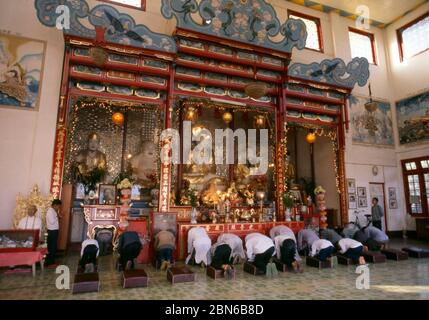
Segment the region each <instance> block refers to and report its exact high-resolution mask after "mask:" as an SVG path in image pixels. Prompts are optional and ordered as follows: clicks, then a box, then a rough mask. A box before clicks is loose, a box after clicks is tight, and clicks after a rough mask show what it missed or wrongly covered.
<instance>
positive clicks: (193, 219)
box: [191, 207, 197, 224]
mask: <svg viewBox="0 0 429 320" xmlns="http://www.w3.org/2000/svg"><path fill="white" fill-rule="evenodd" d="M191 223H192V224H196V223H197V208H195V207H194V208H192V211H191Z"/></svg>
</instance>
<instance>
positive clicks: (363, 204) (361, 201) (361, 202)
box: [358, 197, 368, 208]
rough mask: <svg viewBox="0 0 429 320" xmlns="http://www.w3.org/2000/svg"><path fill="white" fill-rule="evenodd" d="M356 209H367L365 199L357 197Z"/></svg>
mask: <svg viewBox="0 0 429 320" xmlns="http://www.w3.org/2000/svg"><path fill="white" fill-rule="evenodd" d="M358 207H359V208H367V207H368V201H367V198H366V197H359V198H358Z"/></svg>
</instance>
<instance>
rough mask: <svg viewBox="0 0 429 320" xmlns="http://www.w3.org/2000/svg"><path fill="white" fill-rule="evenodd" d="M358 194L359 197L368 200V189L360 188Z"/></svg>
mask: <svg viewBox="0 0 429 320" xmlns="http://www.w3.org/2000/svg"><path fill="white" fill-rule="evenodd" d="M357 194H358V197H361V198H366V188H365V187H358V188H357Z"/></svg>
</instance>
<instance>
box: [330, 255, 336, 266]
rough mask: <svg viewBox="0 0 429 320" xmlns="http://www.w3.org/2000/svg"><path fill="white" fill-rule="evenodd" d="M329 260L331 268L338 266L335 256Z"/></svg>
mask: <svg viewBox="0 0 429 320" xmlns="http://www.w3.org/2000/svg"><path fill="white" fill-rule="evenodd" d="M329 259H330V261H331V268H336V267H337V266H338V258H337V256H332V257H330V258H329Z"/></svg>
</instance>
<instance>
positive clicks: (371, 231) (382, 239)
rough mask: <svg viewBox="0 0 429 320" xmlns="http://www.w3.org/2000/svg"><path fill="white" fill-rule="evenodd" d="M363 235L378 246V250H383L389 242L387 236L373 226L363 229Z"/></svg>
mask: <svg viewBox="0 0 429 320" xmlns="http://www.w3.org/2000/svg"><path fill="white" fill-rule="evenodd" d="M365 233H366V234H367V235H368V237H369V238H370V239H371V240H373V241H375V242H376V243H378V244H379V245H380V249H384V247H385V245H386V244H387V243H388V242H389V236H388V235H387V234H386V233H385V232H384V231H383V230H380V229H378V228H376V227H373V226H368V227H366V228H365Z"/></svg>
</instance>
